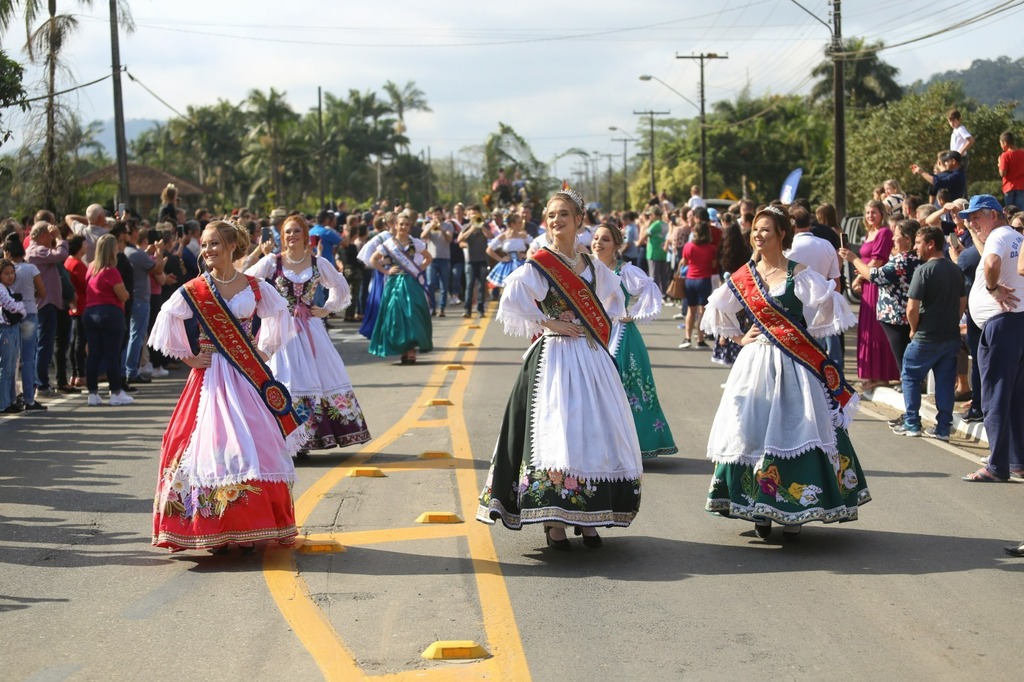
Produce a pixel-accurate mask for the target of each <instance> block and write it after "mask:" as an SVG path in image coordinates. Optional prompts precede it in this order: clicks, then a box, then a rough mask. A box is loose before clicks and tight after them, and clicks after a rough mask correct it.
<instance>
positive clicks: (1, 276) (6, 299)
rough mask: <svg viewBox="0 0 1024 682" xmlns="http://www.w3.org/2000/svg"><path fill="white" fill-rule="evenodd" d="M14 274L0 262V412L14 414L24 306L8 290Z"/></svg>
mask: <svg viewBox="0 0 1024 682" xmlns="http://www.w3.org/2000/svg"><path fill="white" fill-rule="evenodd" d="M15 276H16V273H15V269H14V263H13V262H11V261H9V260H6V259H5V260H0V311H2V313H0V413H3V414H15V413H17V412H21V410H22V408H21V407H20V406H18V405H16V404H15V402H14V375H15V374H16V373H17V370H18V356H19V355H21V325H20V323H21V320H22V318H23V317H25V304H24V303H22V302H21V300H20V299H21V295H20V294H16V293H14V292H12V291H11V286H12V285H13V284H14V279H15Z"/></svg>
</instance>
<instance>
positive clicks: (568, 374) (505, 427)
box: [477, 189, 643, 551]
mask: <svg viewBox="0 0 1024 682" xmlns="http://www.w3.org/2000/svg"><path fill="white" fill-rule="evenodd" d="M545 216H546V219H547V230H548V236H549V238H550V239H551V248H543V249H540V250H539V251H537V252H536V253H535V254H534V255H533V256H531V257H530V259H529V260H528V261H527V265H526V266H524V267H521V268H519V269H518V270H516V271H515V272H513V273H512V274H511V275H509V276H508V278H507V279H506V280H505V289H504V291H503V292H502V296H501V303H500V305H499V307H498V314H497V317H496V319H497V320H498V321H499V322H502V323H503V324H504V326H505V333H507V334H512V335H516V336H527V337H532V336H535V335H536V336H537V339H536V341H535V342H534V343H533V345H531V346H530V349H529V350H528V351H527V352H526V354H525V356H524V362H523V367H522V371H521V372H520V374H519V377H518V379H517V380H516V383H515V385H514V386H513V388H512V394H511V395H510V396H509V400H508V404H507V406H506V408H505V416H504V420H503V421H502V425H501V432H500V433H499V435H498V441H497V443H496V445H495V448H494V456H493V458H492V460H491V468H490V471H489V473H488V475H487V482H486V484H485V486H484V489H483V491H482V493H481V494H480V506H479V509H478V511H477V520H478V521H482V522H484V523H494V522H495V521H496V520H498V519H500V520H501V522H502V523H503V524H504V525H505V527H506V528H510V529H512V530H519V529H521V528H522V527H523V526H524V525H526V524H537V523H540V524H544V527H545V534H546V536H547V544H548V546H549V547H551V548H553V549H557V550H560V551H565V550H568V549H571V545H570V543H569V540H568V538H567V537H566V528H567V527H568V526H574V527H575V529H576V533H577V534H582V535H583V543H584V545H586V546H587V547H600V546H601V544H602V540H601V537H600V536H599V535H598V532H597V529H598V528H599V527H601V526H628V525H629V524H630V523H631V522H632V521H633V518H634V517H635V516H636V513H637V511H638V510H639V508H640V478H641V475H642V471H643V466H642V464H641V460H640V444H639V442H638V440H637V435H636V428H635V427H634V425H633V420H632V418H631V417H630V408H629V402H628V401H627V399H626V393H625V391H624V390H623V388H622V381H621V380H620V379H619V374H618V372H617V371H616V369H615V362H614V361H613V360H612V356H611V355H610V354H609V352H608V343H609V341H610V337H611V328H612V320H616V319H619V318H621V317H622V316H623V315H625V314H626V309H625V306H624V303H623V301H624V298H623V294H622V289H621V287H620V285H619V278H618V277H617V276H616V275H615V273H613V272H612V271H611V270H609V269H608V268H607V267H606V266H605V265H604V264H603V263H601V262H600V261H599V260H597V259H596V258H592V257H590V256H588V255H586V254H584V253H581V252H580V251H578V250H577V249H576V246H575V244H576V233H577V230H578V229H579V226H580V223H581V222H582V219H583V200H582V198H581V197H580V196H579V195H578V194H577V193H576V192H574V191H572V190H570V189H565V190H562V191H561V192H558V193H556V194H555V195H554V196H552V198H551V199H550V200H549V201H548V204H547V209H546V212H545ZM538 304H539V306H538Z"/></svg>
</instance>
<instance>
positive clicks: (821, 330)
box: [807, 311, 857, 339]
mask: <svg viewBox="0 0 1024 682" xmlns="http://www.w3.org/2000/svg"><path fill="white" fill-rule="evenodd" d="M856 325H857V318H856V317H855V316H854V314H853V313H852V312H849V313H847V312H846V311H844V312H843V313H841V314H839V315H836V316H834V317H833V318H832V320H830V321H829V322H827V323H825V324H818V325H814V326H813V327H808V328H807V333H808V334H810V335H811V336H813V337H814V338H816V339H823V338H825V337H826V336H836V335H837V334H842V333H843V332H845V331H846V330H847V329H850V328H851V327H855V326H856Z"/></svg>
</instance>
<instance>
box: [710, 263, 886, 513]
mask: <svg viewBox="0 0 1024 682" xmlns="http://www.w3.org/2000/svg"><path fill="white" fill-rule="evenodd" d="M795 266H796V263H794V262H792V261H790V263H789V268H788V274H787V278H786V280H785V283H784V284H781V285H779V286H778V287H776V288H775V289H773V290H772V291H770V292H769V291H768V290H767V285H766V284H765V283H764V281H763V280H762V279H761V277H760V275H759V274H758V273H757V271H756V270H755V269H754V262H753V261H751V262H750V263H748V264H747V265H746V266H744V267H743V268H740V269H739V270H738V271H737V272H735V273H733V276H732V277H731V278H730V280H729V281H728V285H727V286H723V287H720V288H719V289H718V290H716V291H715V292H714V293H713V294H712V295H711V298H710V299H709V300H708V305H707V307H706V308H705V312H704V318H703V320H702V321H701V329H703V330H704V331H705V332H706V333H708V334H714V335H725V336H730V337H731V336H737V335H739V334H740V333H741V332H740V326H739V323H738V322H737V319H736V316H737V313H739V312H740V311H741V310H743V309H746V311H747V313H748V314H749V315H750V316H751V317H752V319H753V321H754V324H756V325H758V327H759V328H760V329H761V332H762V334H761V336H759V337H758V338H757V340H756V341H755V342H754V343H750V344H747V345H746V346H743V349H742V350H741V351H740V353H739V355H738V356H737V358H736V363H735V364H734V365H733V368H732V371H731V372H730V373H729V379H728V381H727V383H726V385H725V393H724V395H723V396H722V402H721V404H720V405H719V407H718V412H717V414H716V415H715V419H714V422H713V424H712V426H711V436H710V437H709V439H708V450H707V452H708V457H709V458H710V459H711V460H712V461H714V462H715V473H714V477H713V478H712V480H711V489H710V491H709V493H708V500H707V505H706V507H705V508H706V509H707V511H710V512H716V513H719V514H721V515H723V516H727V517H736V518H741V519H747V520H749V521H755V522H760V523H765V522H768V521H776V522H777V523H780V524H783V525H799V524H803V523H807V522H808V521H822V522H825V523H831V522H834V521H853V520H855V519H856V518H857V509H858V506H859V505H861V504H865V503H866V502H868V501H870V499H871V495H870V493H869V492H868V489H867V484H866V483H865V480H864V472H863V471H862V470H861V467H860V463H859V462H858V460H857V455H856V453H855V452H854V449H853V444H852V443H851V442H850V438H849V435H848V434H847V427H848V426H849V424H850V421H851V420H852V418H853V412H854V411H855V410H856V407H857V402H858V397H857V394H856V393H855V392H854V391H853V390H852V389H851V388H850V386H849V384H847V383H846V381H845V380H844V379H843V376H842V373H841V372H840V371H839V370H838V368H837V367H836V366H835V365H834V364H833V363H832V362H831V361H830V360H829V359H828V355H827V353H826V352H825V350H824V349H823V348H822V347H821V346H820V345H819V344H818V343H817V341H815V337H818V338H821V337H825V336H829V335H832V334H838V333H840V332H842V331H843V330H844V329H848V328H849V327H851V326H852V325H853V324H854V323H855V322H856V318H855V317H854V316H853V313H852V312H851V311H850V308H849V306H847V304H846V301H844V300H843V298H842V296H841V295H840V294H838V293H837V292H836V291H835V285H834V284H833V283H832V282H829V281H827V280H825V279H824V278H823V277H822V276H821V275H819V274H818V273H816V272H814V271H813V270H811V269H810V268H807V269H805V270H802V271H801V272H799V273H797V274H796V275H794V274H793V270H794V267H795Z"/></svg>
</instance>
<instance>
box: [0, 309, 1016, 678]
mask: <svg viewBox="0 0 1024 682" xmlns="http://www.w3.org/2000/svg"><path fill="white" fill-rule="evenodd" d="M671 312H672V310H671V309H668V310H667V311H666V313H665V314H664V317H665V318H666V319H664V320H662V321H659V322H656V323H654V324H652V325H649V326H648V327H647V328H646V329H645V336H646V337H647V339H648V343H649V345H650V347H651V355H652V360H653V362H654V363H655V367H656V378H657V381H658V386H659V391H660V393H661V396H662V402H663V405H664V406H665V408H666V412H667V414H668V415H669V420H670V423H671V426H672V428H673V430H674V432H675V434H676V439H677V441H678V443H679V444H680V446H681V450H682V452H681V453H680V455H678V456H675V457H668V458H663V459H659V460H657V461H654V462H652V463H650V464H649V465H648V466H647V468H646V475H645V478H644V493H643V494H644V499H643V504H642V507H641V513H640V515H639V517H638V518H637V521H636V522H635V523H634V525H633V526H632V527H631V528H629V529H625V530H621V529H618V530H610V531H608V532H606V533H604V535H605V537H606V542H605V547H604V549H602V550H600V551H586V550H584V549H583V548H582V547H579V548H578V551H573V552H571V553H568V554H558V553H550V552H548V551H546V550H544V549H543V537H542V535H541V533H540V531H539V530H528V531H524V532H521V533H512V532H509V531H506V530H504V529H502V528H497V529H492V528H489V527H487V526H483V525H482V524H478V523H476V522H471V519H472V514H473V512H474V510H475V499H474V498H475V494H476V492H477V490H478V489H479V487H480V484H481V482H482V478H483V475H484V474H485V472H486V466H487V460H488V459H489V456H490V452H491V449H492V447H493V442H494V437H495V434H496V432H497V427H498V422H499V420H500V415H501V412H502V410H503V408H504V403H505V400H506V397H507V393H508V390H509V388H510V387H511V383H512V381H513V379H514V376H515V373H516V371H517V370H518V367H519V362H520V356H521V354H522V351H523V345H524V344H523V340H522V339H515V338H510V337H505V336H504V335H503V334H501V332H500V329H499V328H498V326H497V325H495V324H493V322H492V321H490V320H484V321H483V322H482V324H480V325H476V324H475V323H476V322H477V321H476V320H473V323H474V325H473V326H479V327H480V328H479V329H471V328H470V325H468V324H466V322H465V321H464V320H462V319H461V318H447V319H446V320H443V321H439V324H437V325H436V327H435V334H434V337H435V342H436V343H437V344H438V349H437V352H435V353H433V354H431V355H424V356H421V363H420V364H418V365H416V366H415V367H400V366H398V365H393V364H390V363H387V362H382V361H379V360H377V359H371V358H370V357H369V356H368V355H367V354H366V343H365V341H360V340H356V339H352V338H351V337H352V336H353V333H354V330H353V329H351V327H348V326H346V327H341V326H340V325H337V324H336V325H335V326H336V329H335V330H334V332H333V333H334V335H335V337H336V339H337V340H338V348H339V349H340V352H341V353H342V356H343V357H344V359H345V361H346V363H347V365H348V367H349V370H350V372H351V375H352V378H353V381H354V383H355V385H356V390H357V395H358V397H359V399H360V401H361V402H362V404H363V406H364V408H365V410H366V412H367V415H368V421H369V425H370V428H371V430H372V432H373V433H374V435H375V439H374V440H373V441H371V442H370V443H368V444H367V446H366V447H365V448H364V449H361V450H360V449H358V448H357V449H352V450H346V451H335V452H334V453H333V454H329V455H317V456H314V458H313V459H312V460H311V462H310V463H309V464H308V465H305V466H303V467H301V469H300V471H299V477H300V481H299V483H298V485H297V486H296V489H295V495H296V500H297V506H296V508H297V513H298V515H299V517H300V520H301V521H302V522H303V529H304V534H305V535H306V536H307V540H306V548H305V549H306V551H307V552H311V553H295V552H291V551H273V552H269V551H268V552H265V553H263V554H261V555H257V556H253V557H246V558H242V557H239V556H228V557H213V556H209V555H207V554H203V553H187V554H186V555H175V556H173V557H172V556H169V555H167V554H165V553H163V552H161V551H158V550H156V549H154V548H151V547H149V544H148V543H149V528H150V508H151V504H152V502H151V500H152V491H153V487H154V484H155V476H156V466H157V456H158V455H157V453H158V449H159V439H160V435H161V432H162V429H163V427H164V425H165V422H166V419H167V417H168V415H169V414H170V409H171V407H172V405H173V402H174V399H175V398H176V395H177V392H178V391H180V387H181V384H182V380H183V378H184V375H183V372H181V371H179V372H177V373H176V374H175V375H173V376H172V377H170V378H169V379H165V380H159V381H157V382H155V383H154V384H153V385H151V386H149V387H146V388H145V389H144V390H142V391H141V392H140V393H139V396H140V399H139V401H138V403H137V404H136V405H133V406H131V407H128V408H107V407H103V408H86V407H85V406H84V398H78V399H74V400H58V401H52V402H51V405H52V407H51V410H50V411H49V412H47V413H46V414H43V415H39V414H35V415H31V416H18V417H13V418H7V419H4V420H3V421H2V422H0V443H2V445H0V622H2V623H3V633H4V634H3V638H2V642H0V662H2V665H3V671H4V672H3V678H4V679H14V680H20V679H29V680H63V679H70V680H107V679H110V678H112V677H115V676H121V677H127V678H129V679H134V678H140V677H146V678H148V679H157V680H163V679H168V680H170V679H181V678H182V677H183V676H188V677H192V676H195V675H197V674H201V673H199V672H198V670H197V668H201V669H203V671H204V672H205V671H210V672H211V673H212V674H215V675H217V676H218V677H223V678H227V679H230V678H234V677H239V676H245V677H246V678H255V679H294V680H316V679H324V678H326V679H339V680H351V679H359V678H360V677H362V676H370V677H373V678H379V679H386V680H405V679H435V680H457V679H509V680H520V679H528V678H532V679H534V680H559V679H565V678H567V677H576V678H579V677H584V676H585V677H586V678H588V679H592V680H629V679H642V678H649V679H659V680H661V679H684V678H685V679H708V678H716V679H722V678H730V677H739V676H751V675H757V676H759V677H763V678H768V679H798V680H802V679H822V678H824V677H826V676H828V677H836V676H843V677H846V678H852V679H869V678H879V677H880V676H886V677H895V676H899V677H901V678H904V679H926V678H927V679H964V678H975V679H981V678H986V679H1017V678H1018V675H1017V674H1016V673H1014V672H1013V671H1014V670H1016V669H1017V667H1018V649H1019V646H1018V642H1017V639H1016V637H1015V636H1014V635H1013V634H1012V628H1013V627H1015V626H1014V625H1013V624H1014V623H1017V622H1018V621H1019V614H1020V612H1021V608H1022V606H1024V593H1022V591H1021V584H1022V581H1021V576H1020V572H1021V571H1022V570H1024V560H1014V559H1011V558H1009V557H1006V556H1004V555H1003V554H1002V549H1001V548H1002V545H1003V544H1006V543H1008V542H1010V541H1013V540H1019V539H1020V538H1021V537H1024V524H1022V523H1021V520H1022V514H1021V511H1022V505H1021V499H1022V497H1021V495H1022V493H1024V488H1022V487H1021V486H1020V485H1018V484H1012V485H972V484H967V483H963V482H961V481H960V476H962V475H963V474H965V473H967V472H969V471H971V470H973V469H974V468H975V467H976V462H977V459H976V458H977V456H978V454H980V453H981V452H982V450H980V449H979V448H977V447H976V446H972V445H971V444H969V443H965V442H963V441H959V442H954V444H953V445H954V446H953V447H950V446H944V445H942V444H939V443H936V442H934V441H929V440H924V439H917V440H914V439H897V438H896V437H894V436H892V435H891V434H890V433H889V431H888V429H887V428H886V426H885V424H884V422H883V421H881V419H879V418H878V415H876V414H875V413H873V412H872V411H871V406H870V405H868V406H867V407H868V409H866V410H865V411H864V412H862V413H861V415H860V416H859V417H858V419H857V421H856V423H855V424H854V426H853V428H852V436H853V440H854V443H855V445H856V447H857V450H858V453H859V455H860V457H861V459H862V463H863V466H864V468H865V470H866V473H867V476H868V482H869V485H870V487H871V492H872V495H873V497H874V501H873V502H871V503H870V504H869V505H867V506H865V507H864V508H863V509H862V514H861V519H860V520H859V521H857V522H856V523H851V524H844V525H842V526H828V527H825V526H821V525H813V526H811V527H809V528H807V529H806V530H805V533H804V537H803V539H802V540H801V542H800V543H799V544H797V545H785V546H784V545H781V544H779V543H777V542H767V543H766V542H762V541H760V540H758V539H757V538H755V537H754V536H753V534H752V533H751V532H750V528H749V526H748V525H746V524H743V523H741V522H737V521H729V520H725V519H721V518H718V517H714V516H710V515H708V514H705V513H704V512H703V511H702V508H703V499H704V496H705V494H706V490H707V485H708V482H709V479H710V466H709V463H708V462H707V461H706V460H705V459H704V457H703V451H704V444H705V443H706V440H707V433H708V428H709V424H710V421H711V417H712V415H713V413H714V409H715V407H716V406H717V402H718V399H719V396H720V394H721V389H720V384H721V383H722V382H723V381H724V380H725V376H726V370H724V369H722V368H720V367H717V366H715V365H713V364H711V363H710V362H709V361H708V355H707V353H706V352H704V351H699V350H691V351H679V350H676V348H675V345H676V343H677V342H678V339H677V338H676V337H677V331H676V329H675V324H674V323H673V322H671V321H670V320H668V319H667V318H668V317H669V316H670V314H671ZM460 344H465V345H460ZM453 366H461V367H462V368H463V369H456V368H455V367H453ZM436 401H442V402H443V401H449V402H451V403H452V404H451V405H450V406H449V405H443V404H442V405H434V404H430V405H428V403H432V402H436ZM877 409H879V410H880V411H881V409H882V408H877ZM885 416H891V415H885ZM593 428H595V429H599V428H600V425H599V424H595V425H593ZM424 452H444V453H449V454H450V455H452V457H451V458H445V459H420V458H419V455H421V454H422V453H424ZM357 465H358V466H376V467H378V468H380V470H381V472H382V473H384V474H385V476H384V477H380V478H367V477H352V476H347V475H346V474H348V473H349V472H350V470H351V468H352V467H353V466H357ZM428 511H443V512H454V513H456V514H457V515H458V516H459V517H460V518H461V519H464V520H466V521H467V522H466V523H455V524H418V523H415V520H416V518H417V517H418V516H419V515H420V514H421V513H423V512H428ZM332 543H335V544H334V545H333V546H334V548H335V549H338V548H339V547H338V545H340V546H341V547H343V548H344V551H341V552H338V551H312V550H330V549H331V548H332ZM437 640H473V641H475V642H478V643H480V644H481V645H483V647H484V648H485V649H486V651H487V652H488V653H489V654H490V655H489V657H488V658H486V659H483V660H482V661H470V662H461V663H449V662H433V661H427V660H425V659H423V658H422V657H421V656H420V654H421V652H422V651H423V650H424V649H425V648H426V647H427V646H428V645H430V644H431V643H432V642H435V641H437Z"/></svg>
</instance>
